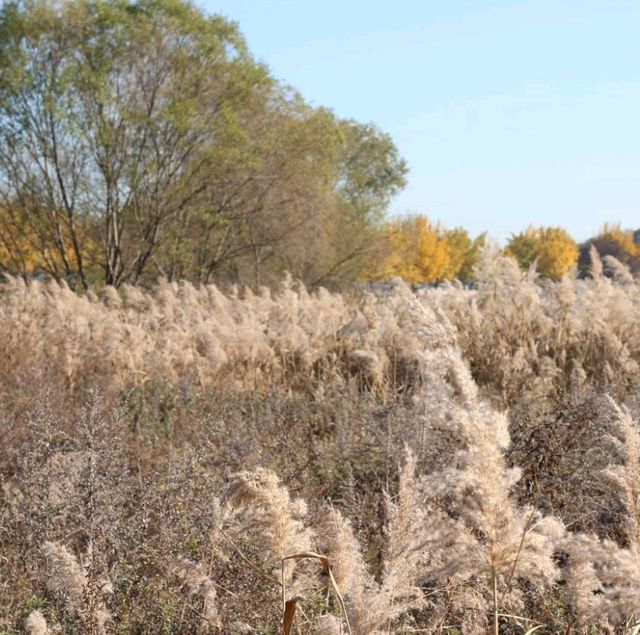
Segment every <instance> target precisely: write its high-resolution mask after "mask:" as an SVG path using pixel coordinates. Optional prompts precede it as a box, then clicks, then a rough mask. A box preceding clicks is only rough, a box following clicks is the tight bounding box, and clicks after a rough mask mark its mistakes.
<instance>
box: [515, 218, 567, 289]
mask: <svg viewBox="0 0 640 635" xmlns="http://www.w3.org/2000/svg"><path fill="white" fill-rule="evenodd" d="M505 254H506V255H508V256H512V257H513V258H515V259H516V260H517V261H518V264H519V265H520V267H522V268H523V269H527V268H529V267H530V266H531V264H532V263H533V262H534V261H537V268H538V271H539V272H540V275H541V276H543V277H544V278H550V279H552V280H559V279H560V278H562V276H563V275H564V274H565V273H567V271H569V270H570V269H571V268H572V267H573V266H574V265H575V264H576V262H577V261H578V255H579V249H578V245H577V244H576V242H575V240H573V238H571V236H569V234H568V233H567V232H566V230H564V229H562V228H561V227H528V228H527V229H526V230H525V231H524V232H521V233H519V234H514V235H513V236H511V238H510V240H509V242H508V244H507V247H506V249H505Z"/></svg>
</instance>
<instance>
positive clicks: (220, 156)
mask: <svg viewBox="0 0 640 635" xmlns="http://www.w3.org/2000/svg"><path fill="white" fill-rule="evenodd" d="M405 173H406V166H405V164H404V162H403V161H402V160H401V159H400V157H399V156H398V153H397V150H396V148H395V146H394V145H393V143H392V141H391V139H390V138H389V137H388V136H387V135H385V134H383V133H382V132H381V131H379V130H378V129H377V128H376V127H374V126H372V125H367V124H361V123H358V122H354V121H346V120H341V119H339V118H337V117H336V116H335V115H333V114H332V113H331V112H330V111H328V110H325V109H322V108H313V107H311V106H309V105H308V104H307V103H306V102H305V101H304V100H303V99H302V97H301V96H300V95H298V94H297V93H296V92H295V91H293V90H292V89H290V88H288V87H286V86H283V85H282V84H280V83H279V82H277V81H276V80H275V79H274V78H273V77H272V76H271V74H270V73H269V70H268V69H267V68H266V67H265V66H264V65H262V64H260V63H258V62H257V61H256V60H255V59H254V58H253V57H252V56H251V54H250V53H249V50H248V48H247V44H246V42H245V40H244V38H243V37H242V35H241V33H240V32H239V29H238V27H237V25H235V24H234V23H232V22H229V21H228V20H226V19H225V18H222V17H220V16H211V15H207V14H205V13H204V12H203V11H201V10H199V9H197V8H196V7H195V6H194V5H192V4H191V3H189V2H186V1H184V0H64V1H63V2H56V3H50V2H47V1H45V0H17V1H12V2H5V4H4V5H3V7H2V11H1V14H0V205H1V207H2V215H3V218H4V219H6V222H5V223H3V224H2V226H1V227H0V244H1V245H2V248H1V249H0V267H2V268H4V269H7V270H10V271H17V272H19V273H24V272H25V271H26V270H33V269H36V268H37V269H40V270H42V271H45V272H46V273H48V274H50V275H52V276H54V277H56V278H60V279H65V280H67V281H69V282H71V283H72V284H75V285H78V286H81V287H85V288H86V287H88V286H90V285H91V284H94V283H96V282H98V283H99V282H104V283H107V284H113V285H120V284H122V283H124V282H129V283H138V282H142V281H145V280H146V279H148V278H152V279H153V278H156V277H157V276H159V275H162V276H166V277H168V278H170V279H176V278H186V279H190V280H193V281H196V282H207V281H210V280H212V279H226V280H231V281H241V282H249V283H261V282H268V281H269V280H270V279H271V278H275V277H279V276H280V275H281V274H282V273H283V271H284V270H289V271H291V273H292V274H294V275H296V276H298V277H300V278H302V279H303V280H304V281H305V282H307V283H309V284H313V283H314V282H315V281H317V280H322V281H325V282H327V281H330V280H332V279H338V278H340V277H341V276H353V275H356V274H357V273H358V272H359V271H360V270H361V269H362V267H364V266H365V264H366V262H367V258H369V257H370V252H371V247H372V245H373V244H374V243H375V241H372V240H370V234H371V232H372V231H373V230H374V229H375V228H376V227H377V226H379V224H380V222H381V219H382V217H383V215H384V211H385V209H386V207H387V205H388V203H389V201H390V199H391V197H392V196H393V195H394V194H395V193H396V192H397V191H398V190H399V189H400V188H401V187H403V185H404V177H405ZM17 228H19V233H20V235H21V236H23V237H25V238H24V240H23V239H21V240H16V238H15V233H16V231H17Z"/></svg>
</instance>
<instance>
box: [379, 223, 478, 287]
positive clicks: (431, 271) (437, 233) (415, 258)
mask: <svg viewBox="0 0 640 635" xmlns="http://www.w3.org/2000/svg"><path fill="white" fill-rule="evenodd" d="M384 231H385V236H386V239H387V243H388V246H389V250H388V253H387V255H386V257H385V258H384V259H383V260H382V262H381V263H380V264H379V266H378V268H377V269H376V271H374V272H373V275H371V276H370V277H372V278H374V279H377V280H388V279H391V278H396V277H399V278H403V279H404V280H406V281H407V282H411V283H414V284H425V283H427V284H429V283H434V282H438V281H441V280H452V279H454V278H462V279H468V278H469V277H470V275H471V270H472V269H473V264H474V262H475V259H476V257H477V255H478V251H479V249H480V246H481V245H482V244H483V243H484V236H481V237H479V238H477V239H475V240H472V239H471V238H470V237H469V234H468V233H467V232H466V231H465V230H463V229H453V230H445V229H443V228H442V227H440V226H439V225H437V224H433V223H432V222H431V221H429V219H428V218H426V217H425V216H422V215H415V216H410V217H407V218H403V219H399V220H396V221H393V222H391V223H389V224H388V225H387V226H386V227H385V230H384Z"/></svg>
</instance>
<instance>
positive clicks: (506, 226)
mask: <svg viewBox="0 0 640 635" xmlns="http://www.w3.org/2000/svg"><path fill="white" fill-rule="evenodd" d="M198 5H199V6H201V7H202V8H204V9H205V10H207V11H208V12H215V13H221V14H223V15H226V16H227V17H229V18H230V19H232V20H235V21H237V22H238V23H239V25H240V29H241V31H242V32H243V33H244V35H245V36H246V38H247V40H248V43H249V47H250V49H251V51H252V52H253V54H254V55H255V56H256V57H257V58H258V59H260V60H262V61H263V62H265V63H266V64H267V65H268V66H269V67H270V68H271V70H272V72H273V73H274V75H275V76H276V77H278V78H280V79H282V80H283V81H285V82H286V83H288V84H291V85H292V86H294V87H295V88H297V89H298V90H299V91H300V92H301V93H302V95H303V96H304V97H305V98H306V99H307V100H308V101H310V102H311V103H313V104H316V105H322V106H327V107H329V108H331V109H333V110H334V111H335V112H336V113H337V114H338V115H340V116H342V117H350V118H354V119H357V120H359V121H363V122H369V121H371V122H374V123H376V124H377V125H378V126H379V127H380V128H382V129H383V130H384V131H386V132H388V133H389V134H391V136H392V137H393V139H394V141H395V143H396V145H397V146H398V148H399V150H400V153H401V155H402V156H403V157H404V158H405V159H406V160H407V162H408V164H409V168H410V174H409V184H408V186H407V188H406V190H405V191H404V192H403V193H402V194H401V195H400V196H399V197H398V198H397V199H396V200H395V201H394V203H393V204H392V211H393V212H396V213H404V212H422V213H425V214H427V215H428V216H429V217H430V218H432V219H434V220H438V221H441V222H442V223H443V224H445V225H446V226H449V227H451V226H457V225H460V226H463V227H466V228H467V229H468V230H470V231H471V232H472V233H478V232H480V231H483V230H488V231H489V233H490V235H491V236H493V237H494V238H497V239H499V240H504V238H506V237H507V236H509V234H510V233H512V232H517V231H520V230H522V229H524V228H525V227H526V226H527V225H528V224H534V225H562V226H564V227H566V228H567V229H569V230H570V232H571V233H572V234H573V235H574V236H575V237H576V238H577V239H579V240H583V239H585V238H587V237H589V236H590V235H593V234H595V233H596V232H597V231H598V230H599V228H600V227H601V226H602V224H603V223H604V222H620V223H621V224H622V225H623V226H625V227H634V228H637V227H640V125H639V118H640V35H639V34H640V0H626V1H618V0H597V1H596V0H535V1H534V0H529V1H524V0H523V1H515V0H510V1H507V0H502V1H498V0H496V1H493V2H491V1H489V0H473V1H472V0H437V1H436V0H422V1H418V0H397V1H396V2H389V1H386V2H382V1H379V0H369V1H367V2H364V1H362V0H342V1H341V2H338V1H337V0H324V1H323V2H317V1H314V2H312V1H309V0H297V1H294V0H199V2H198Z"/></svg>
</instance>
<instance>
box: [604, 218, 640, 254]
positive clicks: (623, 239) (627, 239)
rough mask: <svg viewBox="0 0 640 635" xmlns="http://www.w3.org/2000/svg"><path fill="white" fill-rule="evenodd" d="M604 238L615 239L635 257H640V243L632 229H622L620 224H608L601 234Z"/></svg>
mask: <svg viewBox="0 0 640 635" xmlns="http://www.w3.org/2000/svg"><path fill="white" fill-rule="evenodd" d="M600 236H601V237H602V238H605V239H609V240H615V241H616V242H617V243H618V244H619V245H620V247H622V249H623V250H624V251H625V252H626V253H627V254H629V255H630V256H631V257H633V258H640V243H638V242H636V235H635V232H634V231H633V230H632V229H622V228H621V227H620V225H609V224H606V225H605V226H604V228H603V229H602V232H601V234H600Z"/></svg>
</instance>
